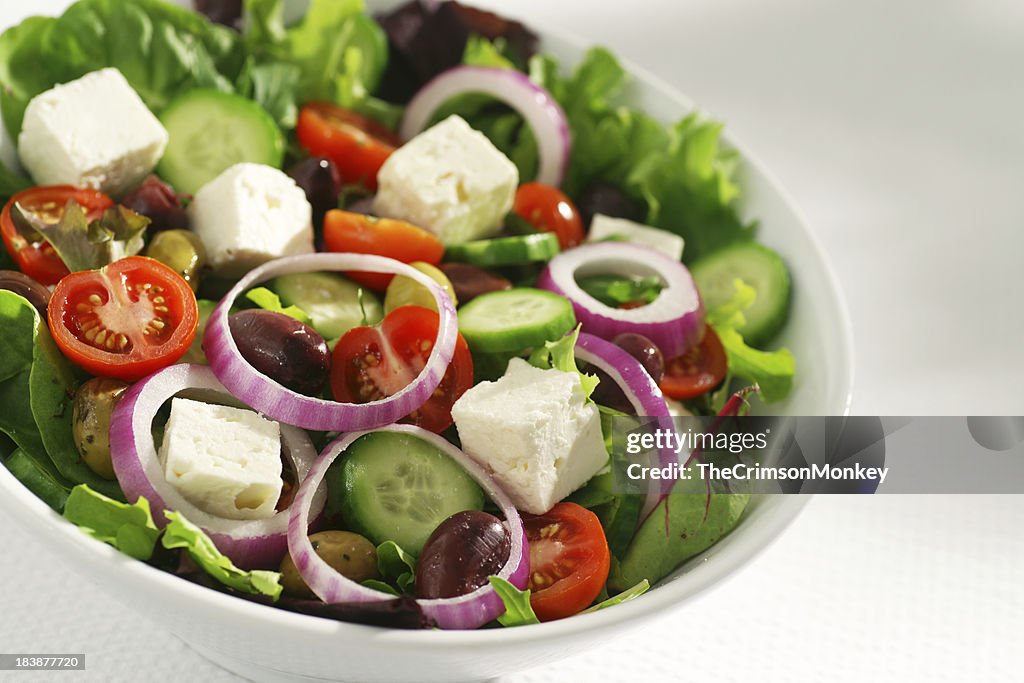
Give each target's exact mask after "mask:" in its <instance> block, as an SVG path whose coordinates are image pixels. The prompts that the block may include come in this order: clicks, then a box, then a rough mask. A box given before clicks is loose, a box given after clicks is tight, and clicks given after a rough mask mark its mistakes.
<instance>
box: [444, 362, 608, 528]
mask: <svg viewBox="0 0 1024 683" xmlns="http://www.w3.org/2000/svg"><path fill="white" fill-rule="evenodd" d="M452 417H453V418H454V419H455V426H456V427H457V428H458V430H459V439H460V440H461V441H462V449H463V450H464V451H465V452H466V453H468V454H469V455H470V456H471V457H472V458H473V459H474V460H476V461H477V462H479V463H480V464H481V465H483V466H484V467H486V468H487V469H488V470H490V472H491V473H492V474H493V476H494V478H495V479H496V480H497V482H498V483H499V484H500V485H501V487H502V489H503V490H504V491H505V492H506V493H508V495H509V496H510V497H511V498H512V502H514V503H515V505H516V507H517V508H518V509H520V510H523V511H525V512H529V513H532V514H538V515H539V514H541V513H544V512H547V511H548V510H550V509H551V508H552V507H553V506H554V505H555V503H557V502H558V501H560V500H561V499H562V498H565V497H566V496H567V495H569V494H570V493H572V492H573V491H575V490H576V489H578V488H579V487H580V486H582V485H583V484H584V483H586V481H587V480H588V479H590V478H591V477H592V476H594V474H596V473H597V472H598V470H600V469H601V468H602V467H604V465H605V464H606V463H607V462H608V452H607V451H606V450H605V447H604V438H603V437H602V436H601V418H600V415H599V414H598V411H597V406H596V405H594V404H593V403H587V401H586V397H585V396H584V394H583V389H582V387H581V386H580V378H579V376H578V375H576V374H574V373H569V372H562V371H561V370H554V369H549V370H542V369H540V368H535V367H533V366H532V365H530V364H529V363H527V362H526V361H525V360H523V359H522V358H513V359H512V360H511V361H510V362H509V364H508V370H506V372H505V374H504V375H503V376H502V377H501V378H500V379H498V380H497V381H495V382H481V383H480V384H477V385H476V386H475V387H473V388H471V389H469V391H467V392H466V393H464V394H463V395H462V397H461V398H459V400H458V401H456V402H455V405H454V406H452Z"/></svg>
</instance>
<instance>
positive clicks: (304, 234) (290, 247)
mask: <svg viewBox="0 0 1024 683" xmlns="http://www.w3.org/2000/svg"><path fill="white" fill-rule="evenodd" d="M188 213H189V217H190V218H191V220H192V229H193V230H194V231H195V232H196V234H197V235H199V238H200V239H201V240H202V241H203V245H204V246H205V247H206V253H207V255H208V257H209V259H210V265H211V266H212V267H213V269H214V271H216V272H217V273H218V274H220V275H223V276H226V277H238V276H241V275H243V274H245V273H246V272H247V271H249V270H251V269H253V268H255V267H256V266H258V265H261V264H263V263H266V262H267V261H269V260H271V259H275V258H278V257H281V256H292V255H295V254H309V253H312V252H313V208H312V207H311V206H310V204H309V201H308V200H307V199H306V193H305V192H304V191H303V190H302V188H300V187H299V186H298V185H296V184H295V181H294V180H292V179H291V178H290V177H288V175H287V174H286V173H284V172H283V171H280V170H278V169H276V168H273V167H271V166H265V165H263V164H251V163H241V164H235V165H234V166H231V167H230V168H228V169H227V170H225V171H224V172H223V173H221V174H220V175H219V176H217V177H216V178H214V179H213V180H211V181H210V182H208V183H207V184H206V185H203V186H202V187H201V188H199V192H197V193H196V195H195V198H194V199H193V200H192V203H191V204H190V205H189V207H188Z"/></svg>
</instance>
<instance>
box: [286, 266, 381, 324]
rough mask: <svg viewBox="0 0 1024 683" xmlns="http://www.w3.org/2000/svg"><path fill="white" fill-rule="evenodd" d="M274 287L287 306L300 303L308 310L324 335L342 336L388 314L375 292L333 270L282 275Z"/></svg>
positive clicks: (374, 322) (311, 318) (307, 312)
mask: <svg viewBox="0 0 1024 683" xmlns="http://www.w3.org/2000/svg"><path fill="white" fill-rule="evenodd" d="M360 289H362V297H363V301H362V306H361V307H360V304H359V290H360ZM274 291H275V292H277V295H278V296H280V297H281V302H282V303H283V304H284V305H285V306H298V307H299V308H301V309H302V310H303V311H305V312H306V314H307V315H309V318H310V320H311V321H312V327H313V329H314V330H316V331H317V332H319V333H320V334H322V335H323V337H324V339H334V338H336V337H340V336H341V335H343V334H345V333H346V332H348V331H349V330H351V329H352V328H353V327H359V326H360V325H376V324H377V323H379V322H380V321H381V319H382V318H383V317H384V309H383V307H381V304H380V299H378V298H377V297H376V295H374V293H373V292H371V291H369V290H368V289H366V288H365V287H360V286H359V285H357V284H356V283H354V282H352V281H351V280H346V279H345V278H343V277H341V276H340V275H334V274H333V273H294V274H292V275H280V276H278V277H277V278H275V279H274ZM364 312H365V313H366V322H365V323H364V322H363V313H364Z"/></svg>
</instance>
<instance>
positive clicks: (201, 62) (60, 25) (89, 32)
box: [0, 0, 246, 139]
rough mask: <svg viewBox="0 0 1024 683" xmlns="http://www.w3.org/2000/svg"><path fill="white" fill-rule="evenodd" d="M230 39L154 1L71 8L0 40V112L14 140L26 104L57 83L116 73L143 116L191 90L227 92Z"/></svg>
mask: <svg viewBox="0 0 1024 683" xmlns="http://www.w3.org/2000/svg"><path fill="white" fill-rule="evenodd" d="M245 59H246V50H245V46H244V45H243V43H242V41H241V39H240V37H239V35H238V33H236V32H235V31H233V30H231V29H229V28H227V27H224V26H220V25H217V24H214V23H211V22H209V21H207V20H206V19H205V18H204V17H202V16H201V15H199V14H197V13H195V12H192V11H190V10H188V9H185V8H183V7H176V6H175V5H173V4H171V3H168V2H163V1H162V0H79V2H76V3H75V4H73V5H71V7H70V8H68V10H67V11H66V12H65V13H64V14H63V15H62V16H60V17H56V18H53V17H31V18H29V19H26V20H25V21H23V22H22V23H21V24H19V25H17V26H14V27H12V28H9V29H7V30H6V31H4V33H3V34H2V35H0V109H2V112H3V121H4V125H5V126H6V128H7V130H8V132H9V133H10V134H11V137H12V138H14V139H17V136H18V133H19V132H20V131H21V121H22V118H23V117H24V113H25V107H26V106H28V102H29V100H31V99H32V98H33V97H35V96H36V95H38V94H39V93H41V92H43V91H44V90H48V89H49V88H52V87H53V86H54V85H56V84H57V83H65V82H67V81H70V80H74V79H76V78H79V77H81V76H84V75H85V74H87V73H89V72H90V71H95V70H97V69H101V68H103V67H108V66H112V67H116V68H117V69H119V70H120V71H121V73H123V74H124V76H125V78H127V79H128V82H129V83H130V84H131V85H132V87H133V88H134V89H135V90H136V91H137V92H138V93H139V95H140V96H141V97H142V99H143V100H144V101H145V103H146V104H147V105H148V106H149V108H150V109H153V110H155V111H159V110H160V109H162V108H163V107H164V106H165V105H166V104H167V103H168V102H169V101H170V100H172V99H173V98H174V97H176V96H177V95H179V94H181V93H183V92H186V91H188V90H191V89H193V88H214V89H217V90H223V91H226V92H232V91H234V89H235V88H234V85H233V84H234V83H235V81H236V80H237V79H238V77H239V75H240V74H241V72H242V69H243V66H244V64H245Z"/></svg>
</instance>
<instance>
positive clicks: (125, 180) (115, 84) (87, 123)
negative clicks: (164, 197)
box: [18, 68, 167, 195]
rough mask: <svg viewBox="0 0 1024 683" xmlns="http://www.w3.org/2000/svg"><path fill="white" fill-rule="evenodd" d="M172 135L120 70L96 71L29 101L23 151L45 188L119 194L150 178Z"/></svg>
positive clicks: (20, 137)
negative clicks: (59, 186) (168, 134)
mask: <svg viewBox="0 0 1024 683" xmlns="http://www.w3.org/2000/svg"><path fill="white" fill-rule="evenodd" d="M166 146H167V131H166V130H165V129H164V127H163V126H162V125H161V124H160V121H159V120H158V119H157V118H156V117H155V116H153V113H152V112H150V111H149V109H147V108H146V105H145V104H144V103H143V102H142V98H141V97H139V95H138V93H136V92H135V91H134V90H133V89H132V87H131V86H130V85H129V84H128V81H127V80H126V79H125V77H124V76H123V75H122V74H121V72H120V71H118V70H117V69H114V68H107V69H100V70H99V71H93V72H92V73H88V74H86V75H84V76H82V77H81V78H79V79H77V80H74V81H70V82H68V83H64V84H62V85H57V86H54V87H53V88H50V89H49V90H47V91H46V92H42V93H40V94H38V95H36V96H35V97H33V98H32V100H31V101H30V102H29V103H28V107H27V108H26V109H25V119H24V121H23V123H22V126H21V133H20V134H19V135H18V153H19V155H20V156H21V161H22V163H23V164H24V166H25V168H26V169H27V170H28V172H29V173H30V174H31V175H32V178H33V179H34V180H35V181H36V182H37V183H39V184H40V185H77V186H80V187H92V188H95V189H98V190H102V191H103V192H107V193H109V194H113V195H118V194H121V193H123V192H125V191H126V190H128V189H130V188H132V187H133V186H135V185H137V184H138V183H140V182H141V181H142V180H143V178H145V177H146V175H147V174H149V173H150V172H151V171H152V170H153V167H154V166H156V163H157V162H158V161H159V160H160V156H161V155H162V154H163V153H164V148H165V147H166Z"/></svg>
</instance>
